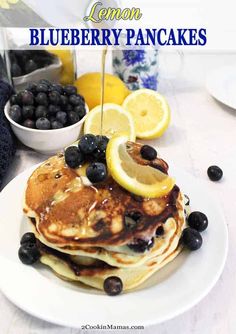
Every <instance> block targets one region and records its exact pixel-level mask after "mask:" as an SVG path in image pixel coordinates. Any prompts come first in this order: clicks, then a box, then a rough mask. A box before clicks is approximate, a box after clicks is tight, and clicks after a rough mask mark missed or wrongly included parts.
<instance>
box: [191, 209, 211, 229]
mask: <svg viewBox="0 0 236 334" xmlns="http://www.w3.org/2000/svg"><path fill="white" fill-rule="evenodd" d="M188 225H189V226H190V227H191V228H194V229H195V230H197V231H198V232H202V231H204V230H206V229H207V227H208V219H207V216H206V215H205V214H204V213H202V212H200V211H193V212H191V213H190V215H189V217H188Z"/></svg>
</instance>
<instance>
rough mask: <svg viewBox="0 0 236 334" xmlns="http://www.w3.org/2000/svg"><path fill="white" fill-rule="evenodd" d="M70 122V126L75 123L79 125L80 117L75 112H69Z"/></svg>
mask: <svg viewBox="0 0 236 334" xmlns="http://www.w3.org/2000/svg"><path fill="white" fill-rule="evenodd" d="M68 121H69V124H75V123H78V122H79V121H80V117H79V115H78V114H76V113H75V112H74V111H69V112H68Z"/></svg>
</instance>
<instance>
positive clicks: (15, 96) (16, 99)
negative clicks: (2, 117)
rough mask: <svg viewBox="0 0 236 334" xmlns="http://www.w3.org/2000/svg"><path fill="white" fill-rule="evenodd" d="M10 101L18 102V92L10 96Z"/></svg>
mask: <svg viewBox="0 0 236 334" xmlns="http://www.w3.org/2000/svg"><path fill="white" fill-rule="evenodd" d="M10 103H11V105H13V104H18V98H17V94H13V95H12V96H11V98H10Z"/></svg>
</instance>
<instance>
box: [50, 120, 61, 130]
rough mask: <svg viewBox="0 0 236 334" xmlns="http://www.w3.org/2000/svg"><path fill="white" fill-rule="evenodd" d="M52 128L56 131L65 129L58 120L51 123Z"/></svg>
mask: <svg viewBox="0 0 236 334" xmlns="http://www.w3.org/2000/svg"><path fill="white" fill-rule="evenodd" d="M51 128H52V129H54V130H57V129H62V128H63V124H61V123H60V122H58V121H57V120H56V119H55V120H53V121H51Z"/></svg>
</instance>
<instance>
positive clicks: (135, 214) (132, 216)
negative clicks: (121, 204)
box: [125, 211, 142, 230]
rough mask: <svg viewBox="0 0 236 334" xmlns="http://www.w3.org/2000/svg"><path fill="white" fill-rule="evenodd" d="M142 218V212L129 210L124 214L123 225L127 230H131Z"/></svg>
mask: <svg viewBox="0 0 236 334" xmlns="http://www.w3.org/2000/svg"><path fill="white" fill-rule="evenodd" d="M141 218H142V214H141V213H140V212H139V211H130V212H126V214H125V226H126V228H127V229H129V230H133V229H134V228H135V227H136V226H137V223H138V222H139V221H140V219H141Z"/></svg>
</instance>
